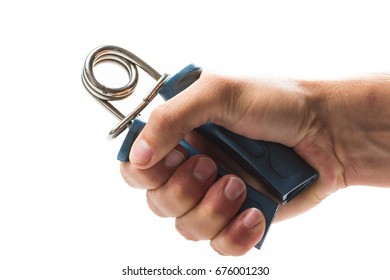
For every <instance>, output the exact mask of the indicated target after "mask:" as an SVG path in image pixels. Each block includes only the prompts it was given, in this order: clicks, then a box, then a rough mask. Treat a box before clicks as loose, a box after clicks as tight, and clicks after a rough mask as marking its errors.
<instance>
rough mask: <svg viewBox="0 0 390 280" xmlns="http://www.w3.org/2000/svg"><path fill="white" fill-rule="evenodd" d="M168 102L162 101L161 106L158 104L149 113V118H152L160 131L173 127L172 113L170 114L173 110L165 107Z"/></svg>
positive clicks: (166, 130) (167, 130)
mask: <svg viewBox="0 0 390 280" xmlns="http://www.w3.org/2000/svg"><path fill="white" fill-rule="evenodd" d="M167 106H169V103H164V104H163V105H161V106H158V107H156V108H154V109H153V111H152V112H151V114H150V119H151V120H153V122H154V123H155V124H157V126H156V127H158V129H159V131H161V132H169V131H172V129H173V128H174V124H175V121H174V115H173V114H172V112H173V110H170V109H169V108H167Z"/></svg>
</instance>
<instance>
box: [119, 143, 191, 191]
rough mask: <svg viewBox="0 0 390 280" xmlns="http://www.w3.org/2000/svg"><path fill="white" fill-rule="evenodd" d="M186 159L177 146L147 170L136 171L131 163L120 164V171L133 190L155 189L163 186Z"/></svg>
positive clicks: (185, 154)
mask: <svg viewBox="0 0 390 280" xmlns="http://www.w3.org/2000/svg"><path fill="white" fill-rule="evenodd" d="M186 158H187V152H186V151H185V149H184V148H183V147H182V146H180V145H177V146H176V147H175V149H173V150H172V151H171V152H170V153H168V155H167V156H166V157H165V158H164V159H163V160H161V161H160V162H158V163H157V164H156V165H154V166H153V167H151V168H149V169H138V168H136V167H135V166H134V165H133V164H132V163H131V162H121V165H120V171H121V174H122V177H123V179H124V180H125V181H126V182H127V184H128V185H130V186H132V187H134V188H142V189H155V188H158V187H160V186H161V185H163V184H164V183H165V182H166V181H167V180H168V179H169V178H170V177H171V175H172V174H173V173H174V171H175V169H176V167H178V166H179V165H180V164H181V163H183V162H184V161H185V160H186Z"/></svg>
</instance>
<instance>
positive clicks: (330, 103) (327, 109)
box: [303, 76, 390, 186]
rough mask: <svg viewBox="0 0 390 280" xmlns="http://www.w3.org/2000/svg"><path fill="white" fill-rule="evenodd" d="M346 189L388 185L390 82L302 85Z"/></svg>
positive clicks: (369, 80)
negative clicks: (329, 146)
mask: <svg viewBox="0 0 390 280" xmlns="http://www.w3.org/2000/svg"><path fill="white" fill-rule="evenodd" d="M303 86H304V87H306V88H307V89H308V90H309V92H310V94H309V95H308V96H309V97H308V100H310V101H309V104H310V105H309V106H310V107H311V108H312V110H314V112H315V113H314V114H315V120H316V123H317V126H320V127H321V130H323V131H326V133H327V134H328V136H329V138H330V143H331V145H332V149H333V151H334V154H335V156H336V158H337V159H338V161H339V162H340V164H341V166H342V168H343V174H344V175H343V176H344V182H345V184H346V185H378V186H383V185H389V184H390V180H389V178H388V176H387V175H386V174H387V173H388V171H389V170H390V109H389V108H390V78H389V77H388V76H380V77H369V78H364V79H354V80H340V81H316V82H303Z"/></svg>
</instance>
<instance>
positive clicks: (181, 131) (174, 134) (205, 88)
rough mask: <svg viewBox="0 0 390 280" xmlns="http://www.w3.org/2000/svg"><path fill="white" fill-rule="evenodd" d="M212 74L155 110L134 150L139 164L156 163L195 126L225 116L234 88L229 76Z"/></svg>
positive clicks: (132, 157) (132, 158) (133, 158)
mask: <svg viewBox="0 0 390 280" xmlns="http://www.w3.org/2000/svg"><path fill="white" fill-rule="evenodd" d="M205 76H206V77H205ZM210 76H211V75H203V74H202V76H201V77H200V79H199V80H197V81H196V82H195V83H194V84H192V85H191V86H190V87H188V88H187V89H186V90H184V91H183V92H181V93H180V94H178V95H176V96H175V97H173V98H172V99H170V100H169V101H167V102H165V103H163V104H161V105H160V106H158V107H156V108H155V109H154V110H153V111H152V113H151V115H150V117H149V120H148V122H147V124H146V126H145V127H144V129H143V131H142V132H141V133H140V135H139V136H138V138H137V139H136V141H135V142H134V144H133V147H132V149H131V152H130V161H131V163H132V164H133V165H134V166H135V167H137V168H140V169H146V168H149V167H151V166H153V165H155V164H156V163H157V162H158V161H160V160H161V159H162V158H163V157H164V156H165V155H167V154H168V152H169V151H171V150H172V149H173V148H174V147H175V146H176V145H177V144H178V143H179V142H180V140H181V139H183V138H184V136H185V135H186V134H187V133H189V132H190V131H192V130H193V129H194V128H197V127H199V126H201V125H202V124H205V123H207V122H209V121H211V122H218V121H217V120H218V119H221V118H222V116H223V115H224V114H223V112H224V108H226V102H229V101H228V98H226V97H228V96H229V91H232V90H234V89H233V88H232V85H231V84H230V83H229V81H228V79H224V78H217V77H214V75H213V77H210ZM223 96H225V97H223Z"/></svg>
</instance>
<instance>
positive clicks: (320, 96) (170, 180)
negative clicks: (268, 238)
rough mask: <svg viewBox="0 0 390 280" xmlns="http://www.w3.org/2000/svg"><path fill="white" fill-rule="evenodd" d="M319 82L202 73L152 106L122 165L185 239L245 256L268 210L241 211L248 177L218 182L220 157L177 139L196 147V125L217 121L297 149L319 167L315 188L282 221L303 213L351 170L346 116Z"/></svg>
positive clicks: (341, 183) (129, 179) (152, 205)
mask: <svg viewBox="0 0 390 280" xmlns="http://www.w3.org/2000/svg"><path fill="white" fill-rule="evenodd" d="M320 85H323V84H316V83H310V82H295V81H291V80H284V81H282V80H273V81H258V80H249V79H232V78H227V77H220V76H216V75H213V74H203V75H202V77H201V78H200V79H199V80H198V81H197V82H196V83H194V84H193V85H192V86H191V87H190V88H188V89H187V90H186V91H184V92H182V93H181V94H179V95H177V96H176V97H174V98H173V99H171V100H170V101H168V102H166V103H164V104H162V105H161V106H159V107H157V108H156V109H155V110H154V111H153V112H152V114H151V116H150V119H149V121H148V124H147V125H146V127H145V128H144V130H143V131H142V133H141V134H140V136H139V137H138V138H137V140H136V142H135V143H134V146H133V149H132V151H131V154H130V162H131V163H126V164H122V165H121V171H122V174H123V177H124V178H125V180H126V181H127V182H128V183H129V184H130V185H131V186H133V187H142V188H146V189H147V190H148V191H147V198H148V203H149V206H150V208H151V209H152V210H153V211H154V212H155V213H156V214H157V215H160V216H164V217H176V227H177V229H178V231H179V232H180V233H181V234H182V235H183V236H185V237H186V238H188V239H191V240H202V239H210V240H211V246H212V247H213V248H214V249H215V250H216V251H218V252H219V253H221V254H225V255H242V254H244V253H246V252H247V251H248V250H249V249H250V248H251V247H252V246H253V245H254V244H256V243H257V242H258V240H259V239H260V238H261V237H262V234H263V231H264V218H263V216H262V214H261V213H260V212H259V211H258V210H256V209H248V210H246V211H244V212H243V213H241V214H240V215H239V216H237V217H235V215H236V213H237V211H238V209H239V208H240V206H241V204H242V202H243V201H244V199H245V188H244V184H243V182H242V180H241V179H240V178H238V177H237V176H235V175H227V176H224V177H222V178H221V179H220V180H218V181H217V182H215V177H216V165H215V163H214V161H213V160H212V159H211V158H210V157H208V156H206V155H198V156H195V157H191V158H188V156H187V155H186V153H185V150H184V149H183V148H182V147H181V146H179V145H177V144H178V142H179V141H180V140H181V139H182V138H187V139H189V140H190V141H191V142H192V144H194V145H195V146H198V144H199V138H198V137H194V136H193V134H192V130H193V129H194V128H196V127H198V126H200V125H202V124H204V123H206V122H208V121H211V122H213V123H216V124H218V125H221V126H224V127H225V128H227V129H229V130H231V131H233V132H235V133H237V134H241V135H244V136H246V137H249V138H252V139H261V140H267V141H273V142H280V143H282V144H284V145H287V146H291V147H293V148H294V149H295V151H296V152H297V153H298V154H299V155H300V156H301V157H302V158H303V159H305V160H306V161H307V162H308V163H309V164H310V165H311V166H313V167H314V168H315V169H316V170H317V171H318V172H319V173H320V178H319V180H318V181H317V182H316V183H315V184H314V185H313V186H311V187H310V188H309V189H307V190H306V191H305V192H303V193H302V194H300V195H299V196H298V197H297V198H295V199H294V200H293V201H291V202H289V203H288V204H287V205H285V206H282V207H281V208H280V210H279V211H278V214H277V217H276V220H283V219H285V218H289V217H292V216H295V215H298V214H300V213H302V212H304V211H306V210H308V209H310V208H312V207H313V206H315V205H317V204H318V203H319V202H320V201H321V200H322V199H324V198H325V197H326V196H328V195H329V194H331V193H333V192H334V191H336V190H337V189H339V188H341V187H345V186H346V185H347V178H346V174H349V172H348V170H349V169H348V170H346V164H345V162H342V161H341V160H340V155H343V152H344V150H343V149H339V147H340V146H341V145H337V141H335V138H336V137H335V131H339V129H340V127H339V126H338V125H337V117H342V116H340V114H336V113H334V112H331V111H330V110H329V104H330V103H331V102H332V104H339V103H337V102H334V100H333V99H330V101H329V98H328V97H330V96H331V95H329V94H326V92H327V91H326V90H324V89H323V87H321V86H320ZM340 104H342V102H340ZM340 123H342V122H340ZM330 125H333V126H330ZM335 128H337V129H335ZM340 143H343V142H342V141H341V142H340ZM201 146H202V145H201ZM201 150H203V149H201ZM336 151H338V152H339V153H336Z"/></svg>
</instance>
